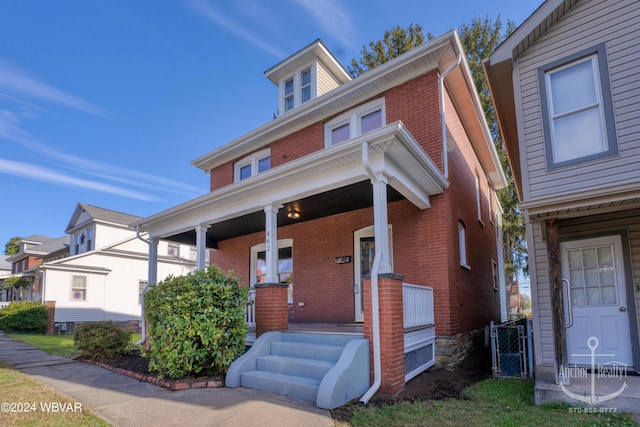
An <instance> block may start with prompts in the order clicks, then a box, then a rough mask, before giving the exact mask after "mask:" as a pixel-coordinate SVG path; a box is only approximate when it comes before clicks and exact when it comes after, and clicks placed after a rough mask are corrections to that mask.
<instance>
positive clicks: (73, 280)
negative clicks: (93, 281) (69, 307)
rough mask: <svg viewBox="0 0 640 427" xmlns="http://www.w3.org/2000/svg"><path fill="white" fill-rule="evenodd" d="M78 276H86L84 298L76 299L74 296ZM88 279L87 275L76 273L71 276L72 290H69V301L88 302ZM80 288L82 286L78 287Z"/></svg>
mask: <svg viewBox="0 0 640 427" xmlns="http://www.w3.org/2000/svg"><path fill="white" fill-rule="evenodd" d="M76 277H82V278H84V299H75V298H74V297H73V290H74V289H76V288H75V286H74V285H75V283H74V282H75V278H76ZM87 282H88V280H87V276H81V275H78V274H74V275H72V276H71V286H70V292H69V301H71V302H87V301H88V300H89V285H88V283H87ZM78 289H80V288H78Z"/></svg>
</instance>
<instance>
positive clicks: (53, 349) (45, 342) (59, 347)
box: [6, 333, 141, 358]
mask: <svg viewBox="0 0 640 427" xmlns="http://www.w3.org/2000/svg"><path fill="white" fill-rule="evenodd" d="M6 335H7V336H8V337H9V338H13V339H15V340H18V341H22V342H25V343H27V344H31V345H33V346H35V347H38V348H39V349H41V350H44V351H46V352H47V353H51V354H55V355H56V356H62V357H69V358H74V357H76V356H78V355H79V354H80V352H79V351H78V350H76V348H75V347H74V346H73V335H72V334H56V335H35V334H13V333H10V334H6ZM140 338H141V334H132V335H131V342H132V343H134V342H136V341H138V340H140Z"/></svg>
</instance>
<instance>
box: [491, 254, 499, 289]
mask: <svg viewBox="0 0 640 427" xmlns="http://www.w3.org/2000/svg"><path fill="white" fill-rule="evenodd" d="M491 277H492V278H493V290H494V291H497V290H499V289H500V276H499V274H498V263H497V262H496V261H495V260H494V259H491Z"/></svg>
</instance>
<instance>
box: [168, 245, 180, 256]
mask: <svg viewBox="0 0 640 427" xmlns="http://www.w3.org/2000/svg"><path fill="white" fill-rule="evenodd" d="M167 255H169V256H175V257H179V256H180V245H179V244H178V243H168V244H167Z"/></svg>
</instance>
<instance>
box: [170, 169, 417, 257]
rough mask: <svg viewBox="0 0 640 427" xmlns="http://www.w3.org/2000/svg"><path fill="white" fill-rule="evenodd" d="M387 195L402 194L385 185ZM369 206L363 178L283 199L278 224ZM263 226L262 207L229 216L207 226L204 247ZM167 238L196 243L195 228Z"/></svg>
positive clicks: (399, 196)
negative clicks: (291, 215)
mask: <svg viewBox="0 0 640 427" xmlns="http://www.w3.org/2000/svg"><path fill="white" fill-rule="evenodd" d="M387 197H388V201H389V202H396V201H399V200H403V199H404V197H403V196H402V194H400V193H398V192H397V191H396V190H395V189H394V188H393V187H387ZM372 206H373V193H372V191H371V182H369V181H362V182H358V183H356V184H351V185H348V186H346V187H340V188H336V189H335V190H330V191H326V192H324V193H320V194H315V195H313V196H309V197H305V198H304V199H300V200H296V201H294V202H290V203H286V204H285V205H284V207H283V208H282V209H280V210H279V211H278V227H284V226H287V225H292V224H298V223H301V222H306V221H312V220H315V219H319V218H324V217H328V216H331V215H336V214H340V213H344V212H350V211H354V210H358V209H364V208H368V207H372ZM292 210H295V211H296V212H298V213H299V214H300V218H298V219H290V218H289V217H288V216H287V213H288V212H290V211H292ZM264 229H265V218H264V211H262V210H260V211H256V212H252V213H250V214H246V215H242V216H239V217H237V218H231V219H228V220H226V221H222V222H219V223H216V224H212V225H211V226H210V227H209V229H208V230H207V247H209V248H216V247H217V244H218V242H219V241H221V240H226V239H231V238H234V237H239V236H243V235H245V234H251V233H257V232H259V231H264ZM166 239H167V240H171V241H175V242H179V243H184V244H188V245H195V244H196V232H195V230H189V231H185V232H183V233H180V234H176V235H173V236H169V237H167V238H166Z"/></svg>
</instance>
